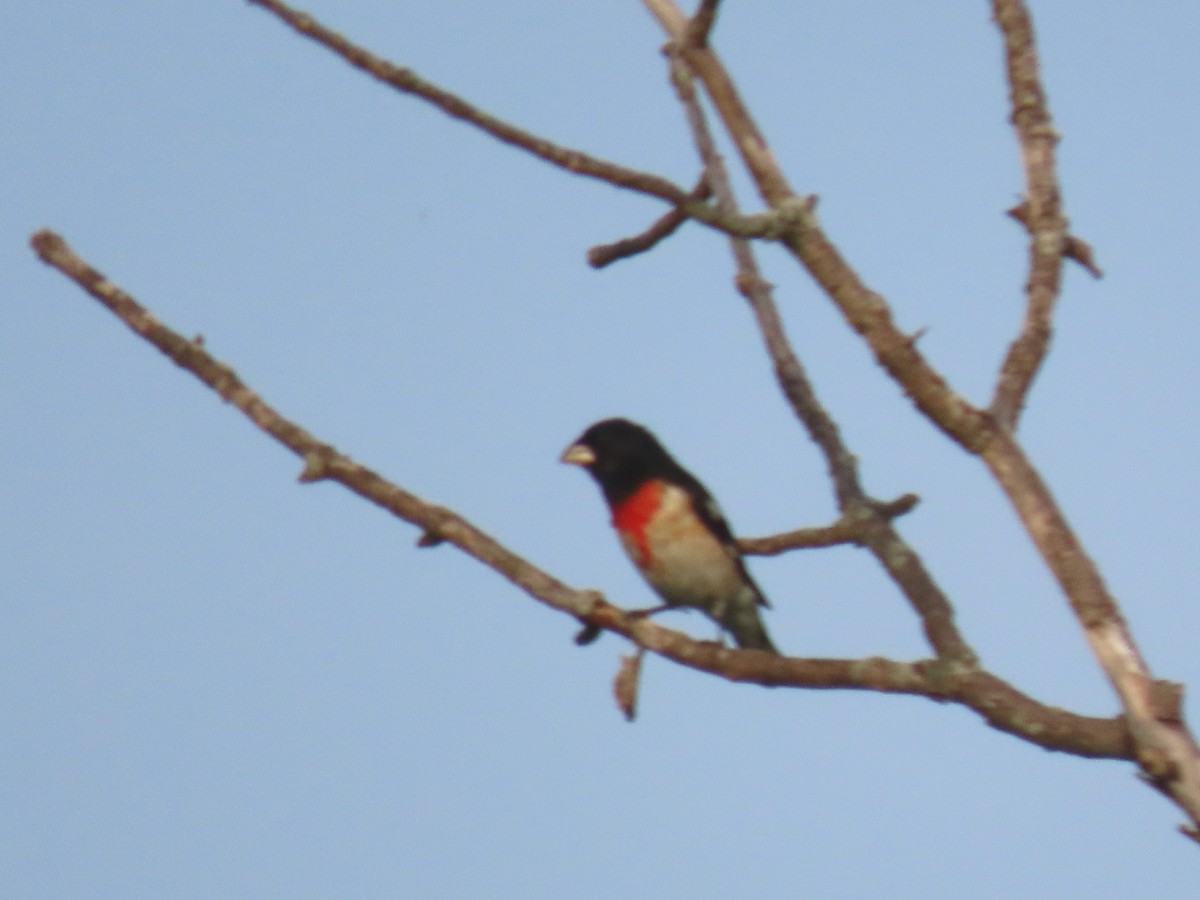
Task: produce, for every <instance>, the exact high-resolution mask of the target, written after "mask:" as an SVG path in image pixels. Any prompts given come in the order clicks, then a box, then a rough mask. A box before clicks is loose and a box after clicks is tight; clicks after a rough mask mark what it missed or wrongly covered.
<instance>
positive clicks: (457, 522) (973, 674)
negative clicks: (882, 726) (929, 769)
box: [30, 231, 1130, 759]
mask: <svg viewBox="0 0 1200 900" xmlns="http://www.w3.org/2000/svg"><path fill="white" fill-rule="evenodd" d="M30 242H31V244H32V245H33V248H34V250H35V251H36V252H37V254H38V256H39V257H40V258H41V259H42V261H43V262H45V263H46V264H47V265H50V266H53V267H54V268H56V269H58V270H59V271H60V272H62V273H63V274H64V275H66V276H67V277H68V278H70V279H71V280H72V281H74V282H75V283H76V284H78V285H79V286H80V287H82V288H83V289H84V290H85V291H87V292H88V293H89V294H91V295H92V296H93V297H95V298H96V299H97V300H99V301H100V303H101V304H103V305H104V306H105V307H106V308H107V309H108V310H109V311H111V312H112V313H113V314H114V315H116V316H117V317H118V318H119V319H121V321H123V322H124V323H125V324H126V325H127V326H128V327H129V328H130V329H131V330H132V331H134V332H135V333H136V334H138V335H139V336H140V337H142V338H143V339H145V340H146V341H148V342H149V343H150V344H152V345H153V346H154V347H156V348H157V349H158V350H159V351H161V352H162V353H163V354H165V355H166V356H167V357H169V358H170V359H171V360H172V361H173V362H175V363H176V365H178V366H180V367H181V368H183V369H185V370H187V371H189V372H191V373H192V374H193V375H195V376H196V378H198V379H199V380H200V381H202V382H203V383H204V384H206V385H208V386H209V387H210V388H212V389H213V391H215V392H216V393H217V394H218V395H220V396H221V397H222V398H223V399H225V400H226V401H227V402H229V403H230V404H232V405H233V406H235V407H236V408H237V409H238V410H240V411H241V412H242V413H243V414H244V415H245V416H246V417H247V418H248V419H250V421H251V422H253V423H254V424H255V425H256V426H257V427H258V428H260V429H261V430H262V431H264V432H265V433H266V434H268V435H269V436H271V437H272V438H274V439H275V440H276V441H278V442H279V443H281V444H283V445H284V446H285V447H287V448H288V449H290V450H291V451H292V452H294V453H295V454H297V455H298V456H300V457H301V458H303V459H304V463H305V465H304V473H303V477H304V479H305V480H306V481H314V480H320V479H329V480H332V481H337V482H338V483H340V484H342V485H344V486H345V487H347V488H349V489H350V490H351V491H353V492H354V493H356V494H358V495H359V496H361V497H363V498H364V499H367V500H369V501H371V502H372V503H375V504H376V505H378V506H380V507H382V508H383V509H385V510H388V511H389V512H391V513H392V514H393V515H395V516H397V517H398V518H400V519H403V520H404V521H406V522H410V523H412V524H414V525H416V526H417V527H419V528H421V529H422V530H423V531H424V533H425V534H426V535H427V536H434V537H435V538H436V539H438V540H441V541H445V542H447V543H450V544H453V545H454V546H456V547H458V548H459V549H460V550H462V551H463V552H465V553H466V554H468V555H469V556H472V557H474V558H475V559H477V560H479V561H480V562H482V563H484V564H485V565H487V566H489V567H491V568H492V569H493V570H495V571H496V572H498V573H499V574H501V575H502V576H504V577H505V578H507V579H508V580H510V581H512V582H513V583H514V584H516V585H517V586H518V587H520V588H522V589H523V590H524V591H525V592H526V593H527V594H529V595H530V596H531V597H533V598H535V599H537V600H540V601H541V602H543V603H545V604H546V605H547V606H550V607H552V608H554V609H557V610H559V611H561V612H565V613H567V614H569V615H571V616H574V617H575V618H577V619H579V620H580V621H582V622H583V623H585V625H586V626H589V627H592V628H600V629H603V630H607V631H613V632H615V633H617V634H621V635H623V636H624V637H626V638H628V639H629V640H631V641H633V642H634V643H636V644H637V645H639V646H640V647H644V648H645V649H647V650H650V651H652V652H654V653H658V654H659V655H661V656H664V657H666V658H667V659H671V660H673V661H675V662H677V663H679V664H681V665H684V666H688V667H689V668H692V669H696V670H698V671H702V672H707V673H709V674H713V675H718V676H720V677H723V678H726V679H729V680H732V681H745V682H753V683H757V684H762V685H771V686H788V687H807V688H827V689H832V688H842V689H855V690H874V691H883V692H888V693H901V694H911V695H915V696H924V697H928V698H930V699H933V700H937V701H950V702H955V703H959V704H962V705H964V706H967V707H970V708H972V709H974V710H976V711H977V712H978V713H979V714H980V715H981V716H983V717H984V718H985V719H986V720H987V721H988V722H989V724H991V725H992V726H993V727H995V728H998V729H1000V730H1002V731H1005V732H1008V733H1010V734H1013V735H1016V736H1018V737H1021V738H1023V739H1024V740H1027V741H1030V742H1031V743H1034V744H1037V745H1039V746H1042V747H1045V748H1047V749H1050V750H1061V751H1064V752H1068V753H1073V754H1076V755H1079V756H1089V757H1105V758H1114V759H1115V758H1127V757H1128V753H1129V746H1130V743H1129V734H1128V731H1127V730H1126V728H1125V725H1124V722H1123V720H1121V719H1097V718H1091V717H1087V716H1079V715H1075V714H1074V713H1070V712H1066V711H1064V710H1061V709H1056V708H1054V707H1050V706H1046V705H1044V704H1041V703H1038V702H1037V701H1035V700H1033V699H1031V698H1029V697H1027V696H1025V695H1024V694H1021V693H1020V692H1019V691H1017V690H1016V689H1014V688H1013V687H1011V686H1010V685H1008V684H1006V683H1005V682H1003V681H1001V680H1000V679H998V678H996V677H995V676H993V675H990V674H988V673H986V672H982V671H980V670H978V669H976V668H972V667H964V666H961V665H957V664H954V663H952V662H947V661H927V662H915V663H903V662H895V661H892V660H886V659H879V658H871V659H861V660H845V659H796V658H792V659H788V658H784V657H780V656H777V655H775V654H771V653H764V652H761V651H756V650H736V649H730V648H727V647H724V646H722V645H720V644H716V643H712V642H708V641H696V640H693V639H691V638H689V637H687V636H686V635H684V634H681V633H679V632H677V631H672V630H670V629H667V628H663V627H662V626H660V625H658V624H656V623H654V622H652V621H650V620H649V619H647V618H646V617H645V616H638V615H636V614H630V613H628V612H626V611H625V610H621V609H619V608H617V607H615V606H612V605H610V604H608V603H607V602H606V601H605V600H604V598H603V597H602V596H600V595H599V594H598V593H596V592H594V591H577V590H574V589H572V588H570V587H568V586H567V585H565V584H563V583H562V582H561V581H559V580H558V579H556V578H554V577H553V576H551V575H548V574H547V573H545V572H543V571H542V570H540V569H538V568H537V567H535V566H533V565H532V564H531V563H529V562H527V561H526V560H524V559H522V558H521V557H519V556H517V555H516V554H514V553H512V552H511V551H510V550H508V549H507V548H505V547H503V546H502V545H501V544H499V542H497V541H496V540H495V539H494V538H492V537H491V536H489V535H487V534H485V533H484V532H482V531H480V530H479V529H478V528H476V527H475V526H474V525H472V524H471V523H470V522H468V521H467V520H466V519H464V518H463V517H461V516H459V515H458V514H457V513H454V512H452V511H451V510H448V509H445V508H443V507H439V506H435V505H433V504H430V503H427V502H426V501H424V500H421V499H420V498H418V497H416V496H415V495H413V494H411V493H409V492H408V491H405V490H404V489H403V488H400V487H398V486H396V485H394V484H392V483H391V482H389V481H387V480H385V479H384V478H382V477H381V476H379V475H377V474H376V473H375V472H373V471H371V470H370V469H368V468H366V467H365V466H362V465H360V464H358V463H356V462H355V461H354V460H352V459H350V458H349V457H347V456H345V455H343V454H341V453H339V452H338V451H337V450H336V449H335V448H334V447H333V446H331V445H330V444H327V443H325V442H323V441H320V440H318V439H317V438H315V437H314V436H313V435H311V434H310V433H309V432H307V431H306V430H304V429H303V428H301V427H300V426H299V425H297V424H295V423H294V422H291V421H290V420H288V419H286V418H284V417H283V416H282V415H280V414H279V413H278V412H277V411H276V410H274V409H273V408H272V407H271V406H269V405H268V404H267V403H266V402H265V401H264V400H263V399H262V398H261V397H259V396H258V395H257V394H256V393H254V392H253V391H252V390H250V388H249V387H247V386H246V385H245V384H244V383H243V382H242V381H241V379H240V378H238V376H237V375H236V373H234V371H233V370H232V369H231V368H230V367H229V366H227V365H225V364H224V363H222V362H220V361H218V360H217V359H215V358H214V357H212V356H211V355H210V354H209V353H208V352H207V351H206V350H205V349H204V347H203V344H202V342H196V341H189V340H188V339H187V338H185V337H183V336H182V335H180V334H179V333H177V332H175V331H172V330H171V329H170V328H167V327H166V326H165V325H163V324H162V323H161V322H159V321H158V319H156V318H155V317H154V315H153V314H151V313H150V312H149V311H148V310H147V309H145V308H144V307H143V306H142V305H141V304H139V303H138V302H137V301H136V300H134V298H133V297H131V296H130V295H129V294H127V293H126V292H124V291H123V290H121V289H120V288H119V287H117V286H116V285H115V284H113V283H112V282H110V281H108V279H106V278H105V277H104V275H102V274H101V273H100V272H98V271H97V270H96V269H94V268H92V267H91V266H90V265H89V264H88V263H87V262H86V261H85V260H83V259H82V258H81V257H79V256H78V255H77V254H76V253H75V252H74V251H73V250H71V248H70V247H68V246H67V244H66V242H65V241H64V240H63V239H62V238H61V237H59V236H58V235H57V234H54V233H53V232H50V231H40V232H38V233H37V234H35V235H33V237H32V239H31V241H30Z"/></svg>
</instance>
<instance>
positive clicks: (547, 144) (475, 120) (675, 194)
mask: <svg viewBox="0 0 1200 900" xmlns="http://www.w3.org/2000/svg"><path fill="white" fill-rule="evenodd" d="M249 2H250V3H252V4H253V5H255V6H260V7H262V8H263V9H265V10H267V11H268V12H271V13H273V14H274V15H275V16H276V17H278V18H279V19H280V20H281V21H283V22H284V23H286V24H287V25H289V26H290V27H291V28H293V29H294V30H295V31H297V32H299V33H300V34H302V35H304V36H305V37H308V38H310V39H312V40H313V41H315V42H316V43H318V44H320V45H322V46H323V47H326V48H327V49H329V50H331V51H333V52H334V53H336V54H337V55H338V56H340V57H341V58H342V59H344V60H345V61H346V62H348V63H350V65H352V66H354V67H355V68H358V69H360V70H362V71H363V72H366V73H367V74H368V75H370V76H372V77H373V78H375V79H377V80H379V81H382V82H383V83H384V84H387V85H389V86H391V87H393V88H395V89H396V90H398V91H401V92H402V93H405V94H409V95H411V96H414V97H420V98H421V99H422V100H425V101H427V102H429V103H431V104H432V105H433V106H435V107H437V108H438V109H440V110H441V111H442V112H444V113H445V114H446V115H448V116H451V117H453V118H455V119H458V120H460V121H462V122H466V123H468V124H470V125H474V126H475V127H476V128H479V129H480V130H482V131H484V132H486V133H487V134H490V135H491V136H492V137H494V138H496V140H498V141H502V142H503V143H505V144H509V145H510V146H513V147H517V148H519V149H521V150H524V151H526V152H527V153H531V154H533V155H534V156H536V157H538V158H539V159H543V160H545V161H546V162H548V163H550V164H552V165H554V166H557V167H558V168H560V169H564V170H566V171H568V172H572V173H574V174H576V175H584V176H586V177H588V178H594V179H597V180H599V181H603V182H605V183H606V184H611V185H613V186H614V187H619V188H624V189H626V190H630V191H635V192H637V193H639V194H645V195H647V196H651V197H657V198H658V199H660V200H665V201H666V202H668V203H670V204H671V205H672V206H674V207H676V208H677V210H678V212H681V213H683V214H684V215H686V216H688V217H689V218H693V219H696V220H697V221H699V222H703V223H704V224H706V225H709V226H710V227H712V228H716V229H717V230H718V231H723V232H725V233H727V234H735V235H738V236H740V237H764V238H769V239H772V240H775V239H779V238H780V237H781V236H782V235H783V234H784V232H785V231H786V230H787V229H788V227H789V223H788V221H787V219H786V217H782V216H778V215H774V214H772V213H760V214H758V215H754V216H736V217H735V216H722V215H721V214H720V213H718V212H717V210H716V209H714V208H713V207H711V206H709V205H708V204H706V203H704V202H703V201H700V200H695V199H693V198H692V197H691V196H690V195H689V193H688V192H687V191H684V190H683V188H681V187H679V186H678V185H676V184H674V183H672V182H670V181H668V180H667V179H665V178H663V177H661V176H659V175H654V174H651V173H649V172H641V171H638V170H637V169H630V168H627V167H625V166H621V165H618V164H616V163H613V162H609V161H608V160H604V159H599V158H598V157H595V156H591V155H590V154H588V153H584V152H583V151H582V150H575V149H573V148H571V147H564V146H562V145H560V144H556V143H554V142H553V141H550V140H547V139H546V138H543V137H540V136H538V135H536V134H533V133H531V132H528V131H525V130H523V129H521V128H518V127H517V126H515V125H513V124H511V123H509V122H506V121H504V120H503V119H500V118H498V117H497V116H494V115H492V114H491V113H488V112H485V111H484V110H482V109H479V108H478V107H476V106H473V105H471V104H470V103H468V102H467V101H466V100H463V99H462V98H461V97H459V96H457V95H456V94H452V93H451V92H450V91H447V90H445V89H444V88H441V87H438V86H437V85H435V84H433V83H431V82H428V81H426V80H424V79H423V78H421V77H420V76H419V75H417V74H416V73H415V72H413V71H412V70H411V69H408V68H404V67H402V66H397V65H396V64H395V63H392V62H389V61H388V60H386V59H384V58H383V57H381V56H376V55H375V54H374V53H371V52H370V51H369V50H367V49H366V48H364V47H361V46H359V45H358V44H355V43H353V42H351V41H349V40H347V39H346V38H344V37H343V36H342V35H340V34H338V33H337V32H336V31H333V30H332V29H330V28H326V27H325V26H324V25H322V24H321V23H320V22H318V21H317V20H316V19H314V18H313V17H312V16H310V15H309V14H308V13H304V12H300V11H298V10H295V9H292V8H291V7H290V6H288V5H287V4H286V3H282V2H280V0H249Z"/></svg>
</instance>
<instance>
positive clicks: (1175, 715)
mask: <svg viewBox="0 0 1200 900" xmlns="http://www.w3.org/2000/svg"><path fill="white" fill-rule="evenodd" d="M1150 712H1151V713H1152V714H1153V716H1154V718H1156V719H1158V721H1160V722H1166V723H1168V724H1171V725H1178V724H1181V723H1182V722H1183V685H1182V684H1180V683H1179V682H1178V681H1165V680H1158V681H1152V682H1151V683H1150Z"/></svg>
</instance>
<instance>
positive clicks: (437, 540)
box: [417, 528, 446, 549]
mask: <svg viewBox="0 0 1200 900" xmlns="http://www.w3.org/2000/svg"><path fill="white" fill-rule="evenodd" d="M444 543H446V539H445V538H444V537H443V536H442V535H441V534H439V533H438V532H437V531H435V530H434V529H432V528H430V529H428V530H426V531H425V533H424V534H422V535H421V536H420V537H419V538H417V546H418V547H420V548H421V549H425V548H426V547H436V546H438V544H444Z"/></svg>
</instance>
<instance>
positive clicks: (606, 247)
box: [587, 176, 712, 269]
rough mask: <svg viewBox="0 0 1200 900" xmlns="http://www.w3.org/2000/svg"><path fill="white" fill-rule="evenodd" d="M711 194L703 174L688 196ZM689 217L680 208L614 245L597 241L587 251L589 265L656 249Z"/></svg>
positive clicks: (701, 198)
mask: <svg viewBox="0 0 1200 900" xmlns="http://www.w3.org/2000/svg"><path fill="white" fill-rule="evenodd" d="M711 196H712V189H711V188H710V187H709V186H708V182H707V181H706V180H705V178H704V176H701V177H700V180H699V181H697V182H696V186H695V187H694V188H692V189H691V191H690V192H688V199H689V200H690V201H694V202H702V201H705V200H707V199H708V198H709V197H711ZM689 218H691V217H690V216H688V215H687V214H686V213H685V212H683V210H681V209H679V208H678V207H676V208H675V209H673V210H671V211H670V212H669V213H666V214H665V215H664V216H662V217H661V218H660V219H659V220H658V221H657V222H655V223H654V224H653V225H651V226H650V227H649V228H647V229H646V230H645V231H643V232H642V233H641V234H638V235H635V236H633V237H628V238H622V239H621V240H619V241H614V242H613V243H611V244H597V245H596V246H595V247H592V248H591V249H590V250H588V254H587V260H588V265H589V266H591V267H592V268H593V269H603V268H604V267H605V266H608V265H611V264H612V263H615V262H617V261H618V260H622V259H628V258H629V257H631V256H637V255H638V254H639V253H645V252H646V251H647V250H652V249H654V248H655V247H657V246H658V245H659V244H660V243H661V242H662V241H665V240H666V239H667V238H669V237H670V236H671V235H673V234H674V233H675V232H676V231H677V230H678V229H679V226H681V225H682V224H683V223H684V222H686V221H688V219H689Z"/></svg>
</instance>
